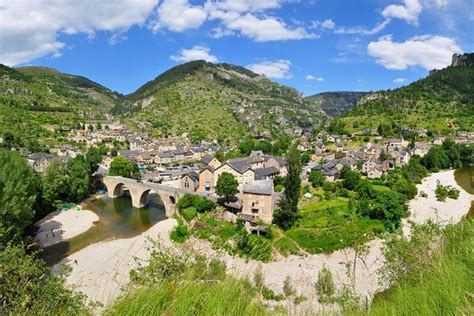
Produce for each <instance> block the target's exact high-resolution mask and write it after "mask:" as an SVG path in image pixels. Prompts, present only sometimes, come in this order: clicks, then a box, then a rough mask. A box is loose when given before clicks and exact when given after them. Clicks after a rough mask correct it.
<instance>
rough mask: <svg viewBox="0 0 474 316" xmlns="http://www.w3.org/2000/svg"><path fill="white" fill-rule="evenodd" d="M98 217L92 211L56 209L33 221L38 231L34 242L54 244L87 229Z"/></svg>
mask: <svg viewBox="0 0 474 316" xmlns="http://www.w3.org/2000/svg"><path fill="white" fill-rule="evenodd" d="M98 220H99V217H98V216H97V215H96V214H95V213H94V212H92V211H89V210H84V209H83V208H82V207H80V210H72V209H71V210H68V211H56V212H53V213H51V214H49V215H48V216H46V217H45V218H43V219H41V220H39V221H38V222H36V223H35V226H36V227H38V228H39V229H38V232H37V233H36V236H35V242H37V243H38V244H40V245H41V246H43V247H49V246H52V245H55V244H57V243H59V242H61V241H64V240H67V239H70V238H73V237H75V236H78V235H80V234H82V233H85V232H86V231H88V230H89V229H90V228H91V227H92V226H94V223H95V222H97V221H98Z"/></svg>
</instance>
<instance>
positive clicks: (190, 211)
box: [180, 206, 198, 222]
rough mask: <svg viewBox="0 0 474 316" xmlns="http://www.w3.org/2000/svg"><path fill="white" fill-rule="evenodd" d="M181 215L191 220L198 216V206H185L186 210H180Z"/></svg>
mask: <svg viewBox="0 0 474 316" xmlns="http://www.w3.org/2000/svg"><path fill="white" fill-rule="evenodd" d="M180 214H181V216H183V218H184V219H185V220H186V221H187V222H189V221H191V220H192V219H193V218H195V217H196V216H197V214H198V213H197V211H196V208H195V207H192V206H190V207H187V208H185V209H184V210H182V211H181V212H180Z"/></svg>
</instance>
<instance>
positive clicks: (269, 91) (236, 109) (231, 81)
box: [114, 61, 323, 142]
mask: <svg viewBox="0 0 474 316" xmlns="http://www.w3.org/2000/svg"><path fill="white" fill-rule="evenodd" d="M114 113H116V114H120V115H121V116H123V117H124V118H125V120H126V121H127V120H128V121H130V122H137V120H138V121H139V122H140V124H141V126H140V127H141V128H143V129H144V130H150V131H152V132H153V133H154V134H157V135H159V136H180V135H182V134H183V133H187V134H188V135H189V136H190V138H191V139H192V140H194V141H198V140H201V139H217V140H218V141H221V142H222V141H232V140H235V139H239V138H241V137H242V136H243V135H263V136H269V137H270V136H275V135H279V134H281V133H287V134H291V133H292V132H293V131H294V129H295V128H297V127H300V128H304V127H311V126H313V125H314V124H317V123H319V121H320V119H321V117H323V113H322V111H321V110H320V108H319V106H316V105H312V104H310V103H308V102H306V101H305V100H304V98H303V96H302V95H301V94H300V93H299V92H298V91H296V90H295V89H292V88H289V87H286V86H282V85H279V84H276V83H274V82H272V81H270V80H268V79H267V78H265V77H263V76H259V75H257V74H255V73H253V72H251V71H249V70H248V69H245V68H243V67H240V66H234V65H229V64H211V63H207V62H205V61H195V62H190V63H187V64H183V65H180V66H177V67H174V68H172V69H170V70H168V71H166V72H165V73H163V74H162V75H160V76H158V77H157V78H156V79H154V80H153V81H150V82H148V83H146V84H145V85H144V86H142V87H141V88H139V89H138V90H137V91H136V92H134V93H132V94H130V95H128V96H126V101H125V102H124V103H123V104H121V105H119V106H118V107H116V108H115V111H114Z"/></svg>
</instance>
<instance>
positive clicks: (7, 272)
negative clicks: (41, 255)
mask: <svg viewBox="0 0 474 316" xmlns="http://www.w3.org/2000/svg"><path fill="white" fill-rule="evenodd" d="M88 312H89V311H88V310H87V308H86V306H85V297H84V296H83V295H81V294H76V293H75V292H74V291H72V290H70V289H67V288H66V287H65V286H64V279H62V278H61V277H56V276H52V275H51V273H50V271H49V269H48V268H47V267H46V266H45V264H44V262H43V261H42V260H40V259H36V258H35V255H34V254H33V255H30V254H28V253H27V252H26V247H25V246H24V245H22V244H18V245H13V244H7V245H6V246H5V247H4V248H2V250H1V251H0V314H2V315H53V314H54V315H71V314H74V315H78V314H79V315H82V314H87V313H88Z"/></svg>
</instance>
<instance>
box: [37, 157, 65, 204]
mask: <svg viewBox="0 0 474 316" xmlns="http://www.w3.org/2000/svg"><path fill="white" fill-rule="evenodd" d="M68 177H69V176H68V173H67V169H66V167H65V166H64V165H63V164H62V163H61V162H60V161H59V160H54V161H53V162H51V164H50V165H49V166H48V168H47V169H46V171H45V174H44V178H43V198H44V200H45V202H46V203H47V204H48V205H51V206H54V207H55V208H57V207H59V206H60V205H61V204H62V203H64V202H66V201H67V200H68V199H69V188H68Z"/></svg>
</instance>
